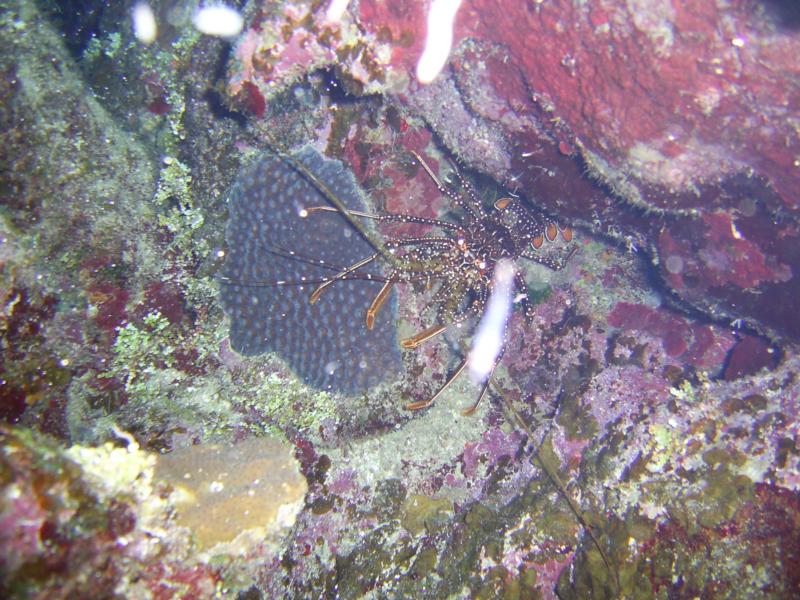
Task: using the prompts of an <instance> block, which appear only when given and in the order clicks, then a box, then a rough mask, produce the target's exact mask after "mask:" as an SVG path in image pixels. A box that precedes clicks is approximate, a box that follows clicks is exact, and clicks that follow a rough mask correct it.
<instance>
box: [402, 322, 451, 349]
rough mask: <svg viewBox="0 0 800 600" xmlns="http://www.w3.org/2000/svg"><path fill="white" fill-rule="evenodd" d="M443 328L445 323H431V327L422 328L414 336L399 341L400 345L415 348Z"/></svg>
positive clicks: (440, 331) (445, 327)
mask: <svg viewBox="0 0 800 600" xmlns="http://www.w3.org/2000/svg"><path fill="white" fill-rule="evenodd" d="M445 329H447V326H446V325H433V326H432V327H428V328H427V329H423V330H422V331H420V332H419V333H418V334H417V335H415V336H412V337H410V338H406V339H404V340H403V341H402V342H400V345H401V346H402V347H403V348H406V349H408V350H411V349H413V348H416V347H417V346H419V345H420V344H422V343H423V342H427V341H428V340H429V339H431V338H433V337H436V336H437V335H439V334H440V333H442V332H443V331H444V330H445Z"/></svg>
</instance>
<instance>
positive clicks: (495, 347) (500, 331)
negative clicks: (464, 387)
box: [467, 260, 516, 383]
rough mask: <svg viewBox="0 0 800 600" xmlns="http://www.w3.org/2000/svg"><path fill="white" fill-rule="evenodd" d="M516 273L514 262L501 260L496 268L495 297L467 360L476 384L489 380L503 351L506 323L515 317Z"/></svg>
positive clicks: (493, 278) (493, 287)
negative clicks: (513, 315) (513, 304)
mask: <svg viewBox="0 0 800 600" xmlns="http://www.w3.org/2000/svg"><path fill="white" fill-rule="evenodd" d="M515 273H516V270H515V269H514V263H513V262H511V261H510V260H501V261H499V262H498V263H497V265H496V266H495V268H494V274H493V275H492V294H491V296H489V302H488V304H487V307H486V311H485V312H484V313H483V317H482V318H481V322H480V325H478V332H477V333H476V334H475V337H474V338H472V350H470V352H469V357H468V358H467V365H468V366H469V377H470V379H472V381H473V382H474V383H483V382H484V381H486V378H487V377H488V376H489V375H490V374H491V372H492V369H493V368H494V365H495V361H496V360H497V357H498V356H500V352H501V351H502V350H503V339H504V337H505V329H506V323H507V322H508V318H509V316H510V315H511V304H512V299H513V294H514V274H515Z"/></svg>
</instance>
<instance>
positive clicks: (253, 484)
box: [156, 438, 307, 554]
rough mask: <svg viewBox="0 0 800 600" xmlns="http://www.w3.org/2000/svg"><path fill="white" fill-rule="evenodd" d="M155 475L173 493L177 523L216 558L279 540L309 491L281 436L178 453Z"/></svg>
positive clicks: (163, 462)
mask: <svg viewBox="0 0 800 600" xmlns="http://www.w3.org/2000/svg"><path fill="white" fill-rule="evenodd" d="M156 475H157V477H158V478H159V479H161V480H163V481H165V482H167V483H169V484H170V485H171V486H172V487H173V488H174V490H175V493H174V495H173V497H174V500H175V504H176V506H177V510H178V512H177V523H178V524H179V525H181V526H184V527H187V528H189V529H190V530H191V531H192V533H193V534H194V538H195V540H196V541H197V544H198V546H199V547H200V548H201V549H202V550H211V549H212V548H213V551H212V553H214V554H220V553H226V554H235V553H239V552H243V551H245V550H247V549H248V548H249V547H251V544H255V543H263V542H264V541H265V540H272V541H275V539H276V538H277V537H278V535H279V534H280V533H281V532H283V531H285V530H286V529H287V528H289V527H291V526H292V525H293V524H294V521H295V518H296V517H297V514H298V513H299V511H300V509H301V508H302V507H303V500H304V497H305V493H306V490H307V484H306V480H305V478H304V477H303V476H302V474H301V473H300V471H299V468H298V464H297V461H296V460H295V459H294V455H293V447H292V446H291V445H290V444H288V443H286V442H284V441H281V440H279V439H277V438H254V439H251V440H247V441H244V442H240V443H238V444H236V445H235V446H224V445H221V444H207V445H201V446H192V447H189V448H183V449H180V450H176V451H174V452H172V453H170V454H167V455H164V456H162V457H161V458H160V459H159V461H158V466H157V468H156Z"/></svg>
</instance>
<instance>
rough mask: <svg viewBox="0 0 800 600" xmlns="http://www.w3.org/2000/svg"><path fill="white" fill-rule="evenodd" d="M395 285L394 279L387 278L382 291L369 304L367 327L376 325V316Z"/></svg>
mask: <svg viewBox="0 0 800 600" xmlns="http://www.w3.org/2000/svg"><path fill="white" fill-rule="evenodd" d="M393 286H394V281H393V280H392V279H389V280H387V281H386V283H384V284H383V287H382V288H381V291H380V292H378V295H377V296H375V299H374V300H373V301H372V304H370V305H369V308H368V309H367V329H369V330H372V328H373V327H374V326H375V317H376V315H377V314H378V311H379V310H380V309H381V307H382V306H383V305H384V304H386V300H387V298H389V293H390V292H391V291H392V287H393Z"/></svg>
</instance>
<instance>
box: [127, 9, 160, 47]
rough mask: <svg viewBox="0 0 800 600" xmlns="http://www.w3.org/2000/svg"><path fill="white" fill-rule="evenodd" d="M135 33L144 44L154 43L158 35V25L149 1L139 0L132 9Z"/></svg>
mask: <svg viewBox="0 0 800 600" xmlns="http://www.w3.org/2000/svg"><path fill="white" fill-rule="evenodd" d="M131 20H132V21H133V35H134V36H135V37H136V39H137V40H139V41H140V42H142V43H143V44H152V43H153V42H154V41H156V36H157V35H158V25H157V24H156V16H155V15H154V14H153V9H152V8H150V5H149V4H148V3H147V2H137V3H136V4H134V5H133V9H131Z"/></svg>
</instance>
